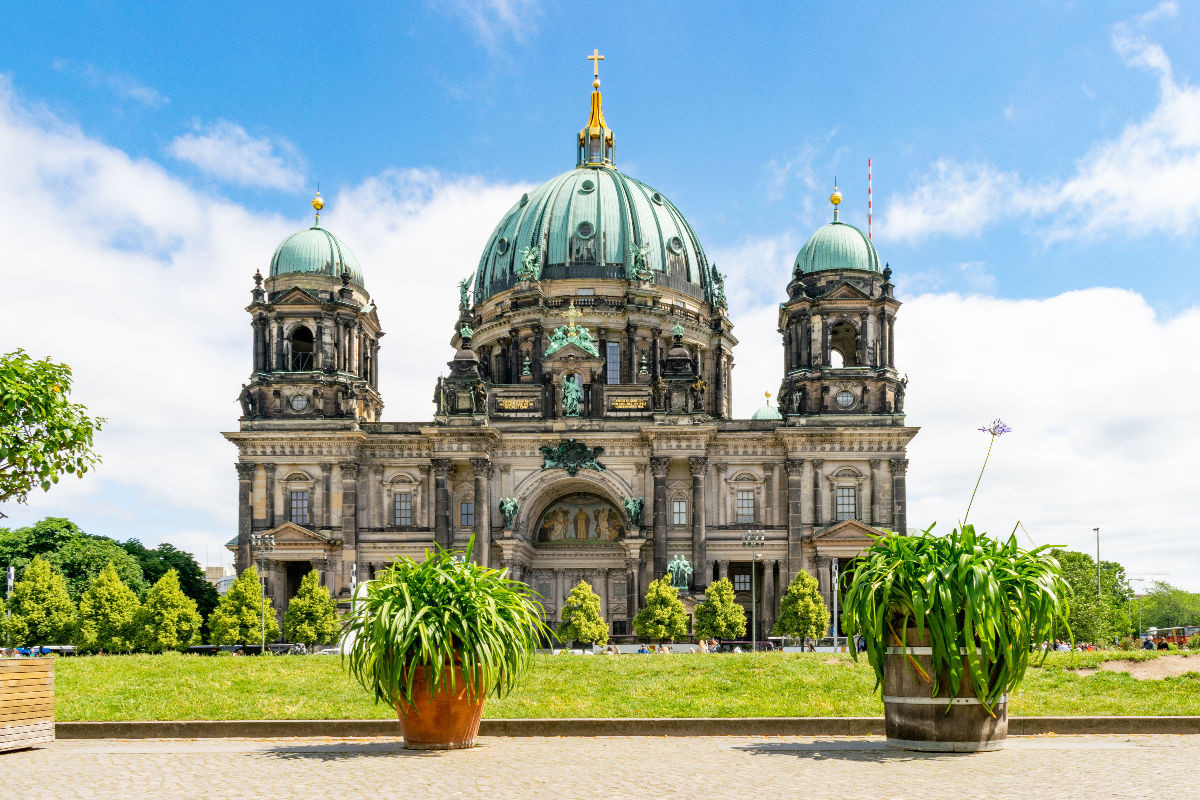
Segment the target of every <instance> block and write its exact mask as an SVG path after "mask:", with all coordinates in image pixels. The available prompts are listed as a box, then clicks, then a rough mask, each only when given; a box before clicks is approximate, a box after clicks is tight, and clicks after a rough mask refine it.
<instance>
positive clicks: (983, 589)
mask: <svg viewBox="0 0 1200 800" xmlns="http://www.w3.org/2000/svg"><path fill="white" fill-rule="evenodd" d="M932 531H933V527H932V526H930V527H929V529H927V530H925V531H924V532H923V533H922V534H921V535H919V536H898V535H895V534H888V535H884V536H879V537H877V538H876V539H875V543H874V544H873V545H871V547H870V548H869V549H868V550H867V551H866V553H864V554H863V555H862V557H861V558H860V559H859V560H858V562H857V564H856V566H855V571H854V579H853V582H852V583H851V584H850V588H849V589H848V590H847V591H846V594H845V600H844V601H843V602H844V608H845V610H844V612H843V614H842V627H843V629H845V630H847V631H852V632H855V633H859V634H861V635H862V636H863V639H864V642H865V647H866V650H867V659H868V661H870V664H871V666H872V667H873V668H874V670H875V676H876V679H877V681H878V682H879V684H882V682H883V664H884V656H885V653H886V648H887V645H888V641H887V639H888V634H889V633H890V634H892V635H893V636H895V637H896V638H897V639H899V640H900V642H901V643H907V629H908V628H910V627H911V628H915V629H916V634H917V636H918V637H924V635H925V631H926V630H928V632H929V637H930V639H931V641H932V647H933V657H932V660H933V664H932V666H933V670H932V673H933V674H932V676H931V678H932V688H931V691H930V696H935V695H937V694H938V692H939V690H940V689H941V687H942V682H943V680H945V681H948V682H949V688H950V694H952V695H955V694H958V691H959V689H960V687H961V685H962V681H963V679H964V678H966V679H967V680H969V681H970V684H971V688H972V689H973V690H974V692H975V696H976V697H978V698H979V700H980V701H981V702H982V703H983V705H984V707H985V708H987V709H988V711H989V712H990V711H991V710H992V708H993V707H994V706H995V704H996V701H997V700H998V699H999V697H1000V695H1002V694H1004V693H1006V692H1011V691H1012V690H1013V689H1015V688H1016V687H1017V685H1018V684H1019V683H1020V682H1021V678H1022V677H1024V675H1025V670H1026V669H1027V668H1028V666H1029V654H1030V652H1031V651H1032V650H1035V649H1036V648H1037V647H1038V646H1039V645H1040V644H1041V643H1042V642H1044V641H1046V640H1047V639H1050V638H1052V637H1053V633H1054V624H1055V622H1057V621H1058V620H1061V619H1065V618H1066V617H1067V615H1068V614H1069V611H1070V609H1069V603H1068V600H1067V598H1068V597H1069V596H1070V591H1071V590H1070V586H1069V585H1068V584H1067V582H1066V581H1065V580H1063V577H1062V573H1061V571H1060V567H1059V565H1058V561H1056V560H1055V558H1054V556H1052V555H1051V554H1050V553H1048V552H1047V551H1048V550H1049V549H1050V548H1049V547H1048V546H1043V547H1036V548H1034V549H1033V550H1022V549H1021V548H1020V547H1019V546H1018V545H1017V540H1016V537H1015V536H1012V537H1009V539H1008V541H1007V542H1001V541H999V540H997V539H992V538H990V537H988V536H987V535H986V534H976V533H975V528H974V526H972V525H963V526H962V529H961V530H957V529H956V530H954V531H953V532H952V533H951V534H950V535H949V536H945V537H941V536H934V535H933V533H932ZM960 648H963V649H964V650H965V654H966V658H965V661H966V662H967V663H966V667H965V668H964V664H963V661H964V658H963V657H962V656H960V655H959V649H960ZM854 657H855V659H857V658H858V653H857V652H856V651H855V652H854Z"/></svg>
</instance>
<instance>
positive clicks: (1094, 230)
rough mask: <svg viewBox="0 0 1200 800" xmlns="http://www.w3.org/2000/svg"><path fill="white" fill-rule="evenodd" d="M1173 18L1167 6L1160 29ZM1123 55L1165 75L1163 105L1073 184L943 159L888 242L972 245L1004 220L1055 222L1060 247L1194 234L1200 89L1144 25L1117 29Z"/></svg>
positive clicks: (898, 206) (899, 216)
mask: <svg viewBox="0 0 1200 800" xmlns="http://www.w3.org/2000/svg"><path fill="white" fill-rule="evenodd" d="M1172 9H1173V6H1172V4H1169V3H1168V4H1163V5H1162V6H1160V7H1159V8H1158V9H1156V11H1155V12H1152V15H1153V16H1152V17H1151V20H1152V19H1155V18H1160V17H1164V16H1170V15H1171V14H1173V13H1174V12H1173V10H1172ZM1142 24H1145V22H1142V23H1139V25H1142ZM1113 46H1114V48H1115V49H1116V51H1117V53H1118V54H1119V55H1120V56H1121V58H1122V59H1124V61H1125V63H1126V64H1128V65H1130V66H1139V67H1145V68H1148V69H1150V70H1151V71H1152V72H1154V73H1156V74H1157V75H1158V78H1159V102H1158V105H1157V106H1156V107H1155V108H1154V109H1153V110H1152V111H1151V112H1150V113H1149V114H1148V115H1147V116H1146V117H1145V118H1144V119H1141V120H1137V121H1134V122H1130V123H1129V124H1127V125H1126V126H1125V128H1124V129H1123V130H1122V131H1121V132H1120V134H1118V135H1117V136H1115V137H1113V138H1111V139H1108V140H1105V141H1101V142H1098V143H1097V144H1095V145H1094V146H1093V147H1092V148H1091V149H1090V150H1088V151H1087V152H1086V153H1084V154H1083V155H1082V156H1081V157H1080V158H1079V159H1078V160H1077V161H1076V163H1075V165H1074V169H1073V172H1072V174H1070V175H1069V176H1068V177H1065V178H1053V177H1050V178H1040V179H1039V178H1031V177H1028V176H1021V175H1017V174H1015V173H1010V172H1004V171H1002V170H999V169H997V168H996V167H994V166H992V165H990V164H988V163H986V162H974V163H960V162H958V161H955V160H952V159H939V160H938V161H937V162H935V164H934V165H933V168H932V174H931V175H929V176H928V177H927V178H925V179H924V180H923V181H921V182H920V183H919V184H918V185H917V186H916V188H914V189H913V190H912V191H910V192H908V193H907V194H905V195H902V196H900V197H897V198H893V199H891V200H890V201H889V203H888V206H887V207H886V209H884V213H883V214H882V223H883V224H882V225H881V232H882V234H883V235H885V236H887V237H888V238H891V239H895V240H907V241H916V240H919V239H924V238H927V237H930V236H936V235H952V236H971V235H976V234H978V233H980V232H981V231H982V230H983V229H984V228H985V227H987V226H989V225H991V224H993V223H996V222H999V221H1002V220H1006V219H1026V220H1029V219H1037V218H1043V217H1044V216H1046V215H1051V214H1052V215H1054V218H1055V228H1054V234H1053V235H1054V236H1055V237H1057V238H1059V239H1070V238H1075V237H1078V236H1080V235H1088V236H1092V237H1106V236H1112V235H1128V236H1132V237H1140V236H1145V235H1148V234H1151V233H1165V234H1167V235H1171V236H1190V235H1192V234H1191V231H1192V230H1194V228H1195V226H1196V225H1197V223H1200V89H1198V88H1195V87H1192V86H1190V85H1188V84H1187V83H1183V82H1180V81H1177V80H1176V79H1175V78H1174V76H1173V74H1172V70H1171V61H1170V59H1169V58H1168V57H1167V55H1166V53H1165V52H1164V51H1163V50H1162V48H1161V47H1160V46H1158V45H1157V44H1154V43H1152V42H1149V41H1148V40H1146V39H1145V37H1144V36H1143V35H1142V34H1140V33H1137V32H1136V31H1135V29H1134V26H1131V25H1128V24H1125V25H1120V26H1117V28H1116V29H1115V31H1114V34H1113ZM1038 230H1039V236H1045V229H1044V228H1043V227H1039V228H1038Z"/></svg>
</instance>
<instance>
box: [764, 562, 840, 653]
mask: <svg viewBox="0 0 1200 800" xmlns="http://www.w3.org/2000/svg"><path fill="white" fill-rule="evenodd" d="M827 630H829V609H828V608H827V607H826V606H825V598H823V597H821V591H820V589H819V588H818V586H817V579H816V578H814V577H813V576H812V575H809V574H808V573H807V572H805V571H804V570H800V572H799V573H797V574H796V577H795V578H792V582H791V583H789V584H788V588H787V592H786V593H785V594H784V596H783V600H782V601H781V602H780V603H779V617H778V618H777V619H776V620H775V626H774V627H773V628H772V629H771V635H772V636H794V637H796V638H798V639H819V638H821V637H822V636H824V635H825V632H826V631H827Z"/></svg>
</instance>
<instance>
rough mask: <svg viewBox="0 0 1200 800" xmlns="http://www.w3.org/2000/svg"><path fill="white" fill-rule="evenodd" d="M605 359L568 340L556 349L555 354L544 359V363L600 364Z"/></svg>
mask: <svg viewBox="0 0 1200 800" xmlns="http://www.w3.org/2000/svg"><path fill="white" fill-rule="evenodd" d="M603 361H604V359H602V358H600V357H599V356H594V355H592V354H591V353H589V352H588V351H586V350H584V349H583V348H582V347H580V346H579V345H577V344H575V343H574V342H567V343H566V344H564V345H563V346H562V347H560V348H559V349H558V350H555V351H554V354H553V355H549V356H545V357H544V358H543V359H542V363H543V364H559V363H562V364H580V363H582V364H593V363H595V364H599V363H602V362H603Z"/></svg>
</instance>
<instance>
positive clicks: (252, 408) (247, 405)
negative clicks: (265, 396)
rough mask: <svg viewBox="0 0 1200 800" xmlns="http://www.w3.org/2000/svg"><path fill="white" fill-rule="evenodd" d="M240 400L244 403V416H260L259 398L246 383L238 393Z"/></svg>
mask: <svg viewBox="0 0 1200 800" xmlns="http://www.w3.org/2000/svg"><path fill="white" fill-rule="evenodd" d="M238 402H239V403H241V404H242V416H243V417H254V416H258V399H257V398H256V397H255V396H254V392H252V391H250V390H249V389H248V388H246V384H244V383H243V384H242V391H241V393H240V394H238Z"/></svg>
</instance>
